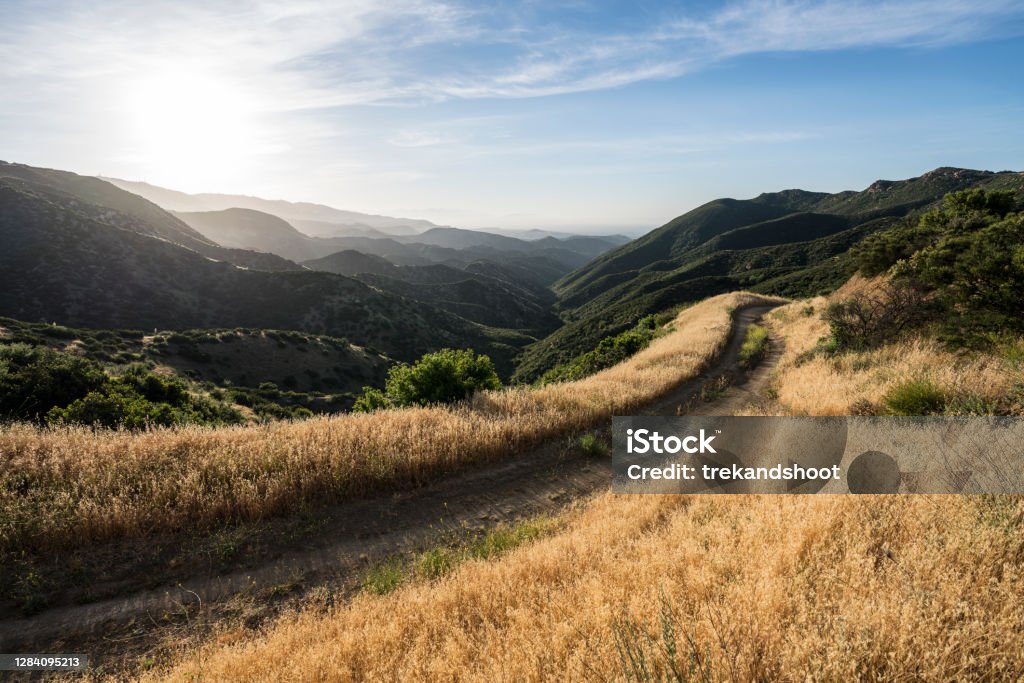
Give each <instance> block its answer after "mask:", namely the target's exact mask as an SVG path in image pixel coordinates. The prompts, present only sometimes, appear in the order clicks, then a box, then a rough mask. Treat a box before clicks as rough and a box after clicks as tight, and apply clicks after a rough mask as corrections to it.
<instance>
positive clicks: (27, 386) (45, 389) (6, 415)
mask: <svg viewBox="0 0 1024 683" xmlns="http://www.w3.org/2000/svg"><path fill="white" fill-rule="evenodd" d="M106 383H107V376H106V374H104V372H103V368H101V367H100V366H99V364H98V363H96V362H95V361H91V360H87V359H85V358H79V357H77V356H73V355H71V354H67V353H60V352H58V351H53V350H52V349H48V348H46V347H44V346H37V347H33V346H29V345H27V344H11V345H7V346H3V347H0V419H8V420H34V421H43V420H44V419H45V416H46V414H47V413H48V412H49V411H50V409H51V408H53V407H54V406H59V407H63V406H66V405H68V404H69V403H71V402H72V401H75V400H77V399H80V398H82V397H84V396H86V395H87V394H89V393H90V392H94V391H101V390H102V389H103V387H104V386H105V385H106Z"/></svg>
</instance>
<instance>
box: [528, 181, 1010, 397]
mask: <svg viewBox="0 0 1024 683" xmlns="http://www.w3.org/2000/svg"><path fill="white" fill-rule="evenodd" d="M971 187H986V188H1009V189H1012V190H1015V191H1017V192H1024V175H1022V174H1020V173H1014V172H1003V173H991V172H987V171H972V170H968V169H954V168H939V169H936V170H934V171H931V172H930V173H926V174H924V175H923V176H920V177H918V178H912V179H909V180H903V181H878V182H876V183H874V184H872V185H871V186H870V187H868V188H867V189H865V190H863V191H862V192H840V193H837V194H825V193H814V192H805V191H802V190H787V191H784V192H777V193H769V194H762V195H760V196H758V197H756V198H754V199H750V200H735V199H719V200H715V201H713V202H709V203H708V204H705V205H703V206H701V207H698V208H697V209H694V210H693V211H690V212H689V213H686V214H684V215H683V216H680V217H678V218H676V219H674V220H672V221H670V222H669V223H667V224H666V225H664V226H662V227H661V228H658V229H657V230H655V231H653V232H651V233H649V234H648V235H645V236H644V237H642V238H640V239H638V240H635V241H634V242H631V243H629V244H626V245H624V246H622V247H619V248H618V249H614V250H612V251H609V252H606V253H604V254H602V255H601V256H599V257H598V258H596V259H594V260H593V261H592V262H591V263H589V264H587V265H586V266H584V267H582V268H580V269H578V270H576V271H574V272H572V273H570V274H569V275H566V276H565V277H563V278H562V279H560V280H559V281H558V282H556V283H555V284H554V285H553V288H554V290H555V292H556V293H557V294H558V296H559V304H558V308H559V311H560V315H561V317H562V319H563V320H564V321H565V325H564V326H563V327H562V328H560V329H559V330H557V331H555V332H554V333H553V334H552V335H550V336H549V337H548V338H545V339H542V340H540V341H539V342H537V343H536V344H533V345H531V346H530V347H529V348H527V349H526V351H525V352H524V354H523V356H522V357H521V359H520V361H519V365H518V368H517V374H516V377H517V378H518V379H521V380H524V381H530V380H533V379H535V378H536V377H537V376H539V375H540V374H542V373H543V372H544V371H546V370H547V369H549V368H551V367H553V366H554V365H557V364H558V363H564V362H566V361H567V360H568V359H569V358H571V357H573V356H575V355H578V354H579V353H582V352H584V351H586V350H588V349H590V348H593V347H594V345H596V343H597V342H598V341H599V340H600V339H602V338H603V337H607V336H611V335H615V334H618V333H620V332H622V331H624V330H626V329H628V328H629V327H631V326H632V325H634V324H635V323H636V321H637V320H639V319H640V318H641V317H643V316H644V315H646V314H647V313H649V312H650V311H657V310H663V309H665V308H669V307H671V306H674V305H679V304H682V303H686V302H688V301H695V300H699V299H701V298H703V297H706V296H711V295H713V294H716V293H720V292H724V291H730V290H734V289H741V288H742V289H750V290H754V291H760V292H765V293H770V294H779V295H784V296H811V295H815V294H820V293H824V292H829V291H832V290H833V289H835V288H836V287H838V286H839V285H840V284H842V283H843V282H845V281H846V280H847V279H848V278H849V277H850V275H852V274H853V272H854V270H855V266H854V264H853V262H852V261H851V260H850V258H849V256H848V254H847V252H848V251H849V249H850V248H851V247H852V246H853V245H854V244H857V243H858V242H860V241H861V240H863V239H864V238H865V237H866V236H868V235H871V234H873V233H875V232H879V231H884V230H887V229H889V228H892V227H893V226H895V225H896V224H897V223H898V222H899V221H900V220H901V219H902V218H903V217H904V216H907V215H908V214H911V213H917V212H921V211H924V210H926V209H928V208H930V207H934V206H936V205H937V204H938V203H939V202H940V201H941V200H942V197H943V196H944V195H945V194H946V193H948V192H950V191H954V190H959V189H965V188H971Z"/></svg>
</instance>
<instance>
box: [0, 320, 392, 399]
mask: <svg viewBox="0 0 1024 683" xmlns="http://www.w3.org/2000/svg"><path fill="white" fill-rule="evenodd" d="M18 343H21V344H29V345H32V346H46V347H47V348H50V349H53V350H55V351H61V352H64V353H68V354H72V355H75V356H78V357H81V358H88V359H91V360H94V361H97V362H99V363H101V364H103V365H104V366H107V367H110V368H115V369H117V368H124V367H127V366H129V365H132V364H137V363H142V364H144V365H146V366H147V367H151V368H155V369H157V370H158V371H161V372H168V373H173V374H175V375H179V376H181V377H184V378H188V379H190V380H194V381H196V382H201V383H208V384H209V385H212V386H216V387H221V388H238V387H249V388H252V389H256V388H258V387H259V386H260V385H262V384H264V383H267V382H270V383H273V384H275V385H276V386H278V387H279V388H280V389H282V390H285V391H296V392H304V393H314V392H315V393H320V394H345V393H351V392H358V391H360V390H361V389H362V387H363V386H364V385H367V384H379V383H380V382H381V381H383V378H384V373H385V371H386V369H387V367H388V366H389V365H390V364H391V362H392V361H391V360H390V359H388V358H387V357H386V356H382V355H380V354H379V353H375V352H372V351H370V350H368V349H366V348H363V347H359V346H355V345H354V344H351V343H350V342H348V341H347V340H345V339H338V338H336V337H328V336H323V335H313V334H306V333H301V332H294V331H286V330H261V329H245V328H234V329H205V330H181V331H167V330H164V331H159V332H153V331H149V332H144V331H141V330H128V329H122V330H95V329H76V328H70V327H64V326H62V325H53V324H47V323H26V322H23V321H19V320H13V319H11V318H0V345H3V344H18Z"/></svg>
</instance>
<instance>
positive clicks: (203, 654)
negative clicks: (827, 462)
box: [152, 494, 1024, 681]
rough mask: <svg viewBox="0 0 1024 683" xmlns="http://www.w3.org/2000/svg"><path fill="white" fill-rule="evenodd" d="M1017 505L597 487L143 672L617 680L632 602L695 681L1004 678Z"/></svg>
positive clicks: (1020, 655)
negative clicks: (450, 563)
mask: <svg viewBox="0 0 1024 683" xmlns="http://www.w3.org/2000/svg"><path fill="white" fill-rule="evenodd" d="M1021 514H1022V507H1021V505H1020V504H1019V502H1018V503H1005V502H1002V503H1001V502H999V501H991V500H983V499H977V498H975V499H971V498H965V497H953V496H949V497H939V496H936V497H925V496H918V497H896V496H890V497H867V498H862V497H856V498H855V497H838V496H814V497H810V496H807V497H804V496H794V497H769V496H764V497H759V496H703V497H694V498H687V497H679V496H676V497H672V496H664V497H663V496H639V495H638V496H614V495H611V494H605V495H602V496H599V497H597V498H596V499H595V500H594V501H593V502H592V503H591V504H590V505H589V506H588V507H587V508H586V509H585V510H584V511H583V512H581V513H577V514H576V516H575V517H574V519H573V520H572V522H571V524H570V527H569V529H568V530H567V531H566V533H563V534H561V535H559V536H556V537H553V538H549V539H545V540H541V541H539V542H537V543H535V544H534V545H531V546H527V547H524V548H521V549H520V550H518V551H515V552H513V554H511V555H509V556H507V557H506V558H505V559H503V560H500V561H493V562H472V563H469V564H467V565H463V566H462V567H461V568H459V569H458V570H456V572H454V573H453V574H451V575H449V576H448V577H447V578H445V579H442V580H440V581H438V582H434V583H428V582H423V583H419V584H415V585H412V586H409V587H407V588H404V589H400V590H399V591H397V592H395V593H393V594H390V595H388V596H384V597H372V596H365V595H364V596H360V597H357V598H356V599H355V600H353V601H352V602H351V603H350V604H348V605H345V606H343V607H341V608H336V609H335V610H333V611H332V612H330V613H328V614H327V615H324V614H321V613H315V612H306V613H301V614H298V615H296V616H293V617H289V618H285V619H284V620H282V621H280V622H279V623H277V624H276V625H275V626H274V627H273V628H272V629H271V630H270V631H269V632H267V633H265V634H263V635H260V636H258V637H256V638H253V639H245V638H244V637H242V636H241V635H240V634H232V633H230V632H226V633H224V634H223V635H222V637H221V638H220V640H219V642H218V643H216V644H211V645H210V646H208V647H206V648H205V649H202V650H200V651H198V652H191V653H188V654H187V655H186V656H185V657H184V658H183V660H182V661H181V662H179V664H178V665H177V666H176V667H175V668H174V669H173V670H171V671H170V672H163V673H161V674H153V675H152V679H157V678H166V679H167V680H177V681H184V680H211V681H213V680H215V681H307V680H317V681H364V680H366V681H378V680H422V681H442V680H443V681H450V680H478V681H497V680H508V681H513V680H514V681H540V680H622V679H623V678H624V671H623V667H622V665H621V663H620V661H619V656H618V655H617V653H616V648H615V644H614V640H613V633H614V628H615V624H616V622H617V621H618V620H620V619H621V618H622V616H623V615H624V614H626V613H628V614H629V615H631V617H632V619H633V620H635V622H636V623H638V624H639V625H640V626H641V628H642V630H643V632H645V633H649V634H650V635H651V636H652V637H653V638H654V641H655V643H656V649H658V648H659V647H660V646H658V645H657V644H658V643H660V641H661V631H662V628H661V625H660V622H659V615H658V612H659V609H660V606H661V604H662V603H661V600H662V595H664V596H665V597H666V598H667V599H668V601H669V603H670V604H671V605H672V606H673V609H674V611H675V618H674V622H675V627H676V637H675V640H676V644H677V646H678V649H679V651H680V653H681V656H680V659H681V661H682V663H683V666H684V668H685V667H686V666H687V665H688V664H693V663H694V661H695V660H694V657H693V653H698V657H699V661H700V663H701V667H703V670H704V673H705V674H706V678H704V680H714V681H719V680H735V681H747V680H788V681H804V680H830V681H848V680H931V681H948V680H1017V679H1018V678H1019V677H1020V676H1021V675H1024V591H1021V589H1020V585H1021V581H1022V579H1024V576H1022V571H1021V570H1022V560H1024V536H1022V534H1021V533H1020V523H1021V521H1020V517H1021ZM641 642H645V639H644V638H643V637H642V638H641ZM657 666H658V663H657V662H655V663H654V667H657ZM694 679H695V680H702V677H700V675H699V674H697V673H696V672H695V673H694Z"/></svg>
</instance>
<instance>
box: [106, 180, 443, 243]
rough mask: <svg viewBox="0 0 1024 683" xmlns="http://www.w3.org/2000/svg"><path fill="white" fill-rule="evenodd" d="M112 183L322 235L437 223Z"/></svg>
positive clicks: (154, 198) (195, 208) (188, 208)
mask: <svg viewBox="0 0 1024 683" xmlns="http://www.w3.org/2000/svg"><path fill="white" fill-rule="evenodd" d="M101 179H102V180H106V181H107V182H109V183H110V184H112V185H115V186H117V187H119V188H121V189H122V190H127V191H128V192H131V193H132V194H136V195H138V196H140V197H144V198H145V199H148V200H149V201H151V202H153V203H154V204H156V205H157V206H160V207H162V208H164V209H166V210H167V211H185V212H200V211H223V210H224V209H251V210H253V211H262V212H263V213H269V214H271V215H273V216H278V217H280V218H283V219H284V220H286V221H289V222H291V221H303V222H304V225H303V228H304V230H305V232H307V233H308V234H310V235H314V236H318V237H331V236H335V235H345V234H353V233H350V232H349V230H351V229H354V230H355V233H354V234H359V231H360V230H365V229H367V228H370V229H372V230H374V231H377V232H378V233H382V234H386V235H414V234H416V233H419V232H423V231H424V230H429V229H430V228H435V227H437V226H436V225H434V224H433V223H431V222H430V221H425V220H419V219H414V218H392V217H391V216H376V215H373V214H368V213H359V212H357V211H343V210H341V209H335V208H333V207H330V206H325V205H323V204H312V203H309V202H286V201H283V200H279V199H260V198H259V197H249V196H246V195H237V194H186V193H184V192H178V191H176V190H168V189H167V188H163V187H157V186H156V185H150V184H149V183H142V182H136V181H131V180H120V179H118V178H107V177H102V178H101Z"/></svg>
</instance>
